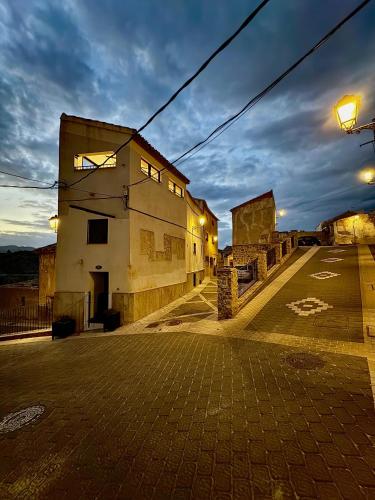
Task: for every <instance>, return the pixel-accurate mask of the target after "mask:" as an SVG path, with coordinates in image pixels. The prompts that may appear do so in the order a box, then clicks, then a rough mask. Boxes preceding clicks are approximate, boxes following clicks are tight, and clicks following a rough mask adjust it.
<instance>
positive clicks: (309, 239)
mask: <svg viewBox="0 0 375 500" xmlns="http://www.w3.org/2000/svg"><path fill="white" fill-rule="evenodd" d="M320 245H321V243H320V240H319V239H318V238H317V237H316V236H301V237H300V238H298V246H300V247H313V246H320Z"/></svg>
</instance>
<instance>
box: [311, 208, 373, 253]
mask: <svg viewBox="0 0 375 500" xmlns="http://www.w3.org/2000/svg"><path fill="white" fill-rule="evenodd" d="M319 229H321V230H322V233H323V234H324V236H325V239H326V240H327V241H328V243H329V244H331V245H357V244H374V243H375V213H373V214H372V213H364V212H354V211H348V212H344V213H343V214H340V215H337V216H336V217H333V218H332V219H329V220H327V221H324V222H322V223H321V224H320V225H319Z"/></svg>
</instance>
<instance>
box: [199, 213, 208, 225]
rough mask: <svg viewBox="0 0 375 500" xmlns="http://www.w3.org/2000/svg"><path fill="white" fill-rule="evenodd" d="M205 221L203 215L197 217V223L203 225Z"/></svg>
mask: <svg viewBox="0 0 375 500" xmlns="http://www.w3.org/2000/svg"><path fill="white" fill-rule="evenodd" d="M205 223H206V217H205V216H204V215H202V216H201V217H199V224H200V225H201V226H204V225H205Z"/></svg>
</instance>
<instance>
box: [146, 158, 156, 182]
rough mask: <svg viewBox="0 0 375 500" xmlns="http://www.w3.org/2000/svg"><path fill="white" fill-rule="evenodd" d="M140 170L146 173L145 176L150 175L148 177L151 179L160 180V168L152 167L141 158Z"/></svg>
mask: <svg viewBox="0 0 375 500" xmlns="http://www.w3.org/2000/svg"><path fill="white" fill-rule="evenodd" d="M141 170H142V172H143V173H144V174H145V175H147V177H150V179H152V180H153V181H155V182H160V180H161V174H160V170H158V169H157V168H155V167H153V166H152V165H151V164H150V163H148V162H147V161H146V160H144V159H143V158H142V159H141Z"/></svg>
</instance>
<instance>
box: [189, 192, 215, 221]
mask: <svg viewBox="0 0 375 500" xmlns="http://www.w3.org/2000/svg"><path fill="white" fill-rule="evenodd" d="M193 198H194V197H193ZM194 200H195V201H196V202H198V203H199V202H201V203H202V204H203V206H204V208H205V209H206V210H207V212H209V213H210V214H211V215H212V217H213V218H214V219H216V220H220V219H219V218H218V217H216V215H215V214H214V213H213V211H212V210H211V209H210V208H209V206H208V205H207V201H206V200H204V199H203V198H194Z"/></svg>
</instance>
